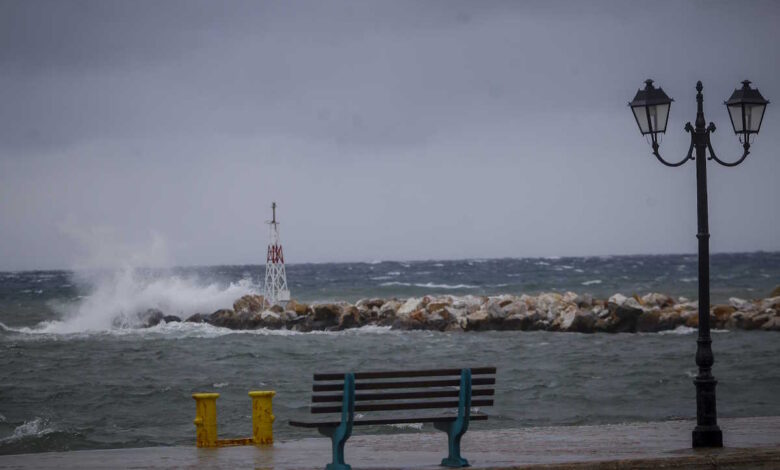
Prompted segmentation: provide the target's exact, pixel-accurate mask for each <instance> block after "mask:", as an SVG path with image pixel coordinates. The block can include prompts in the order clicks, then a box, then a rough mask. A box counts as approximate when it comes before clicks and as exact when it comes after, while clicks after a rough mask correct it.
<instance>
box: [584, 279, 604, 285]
mask: <svg viewBox="0 0 780 470" xmlns="http://www.w3.org/2000/svg"><path fill="white" fill-rule="evenodd" d="M593 284H601V279H593V280H591V281H585V282H583V283H582V285H583V286H590V285H593Z"/></svg>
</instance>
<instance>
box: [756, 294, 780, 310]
mask: <svg viewBox="0 0 780 470" xmlns="http://www.w3.org/2000/svg"><path fill="white" fill-rule="evenodd" d="M760 308H761V310H766V309H770V308H771V309H774V310H780V296H775V297H769V298H767V299H764V300H762V301H761V307H760Z"/></svg>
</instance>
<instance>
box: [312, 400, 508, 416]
mask: <svg viewBox="0 0 780 470" xmlns="http://www.w3.org/2000/svg"><path fill="white" fill-rule="evenodd" d="M458 405H459V402H458V401H457V400H454V401H414V402H401V403H375V404H370V405H357V404H356V405H355V411H395V410H426V409H434V408H456V409H457V408H458ZM471 406H493V400H492V399H481V400H471ZM311 412H312V413H341V405H339V406H334V405H330V406H312V407H311Z"/></svg>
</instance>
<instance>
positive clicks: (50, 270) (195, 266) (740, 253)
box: [0, 250, 780, 274]
mask: <svg viewBox="0 0 780 470" xmlns="http://www.w3.org/2000/svg"><path fill="white" fill-rule="evenodd" d="M761 254H767V255H780V250H769V251H768V250H756V251H720V252H712V253H710V258H711V259H712V258H718V257H723V256H744V255H761ZM676 256H692V257H696V256H697V254H696V253H695V252H691V253H647V254H642V253H634V254H619V255H567V256H503V257H488V258H452V259H447V258H431V259H397V260H395V259H385V260H379V259H377V260H369V261H366V260H357V261H313V262H300V263H296V262H288V263H286V265H287V266H318V265H337V266H338V265H349V264H366V265H377V264H382V263H410V264H421V263H437V262H446V263H452V262H469V261H471V262H475V261H476V262H490V261H505V260H567V259H594V258H595V259H611V258H640V257H645V258H650V257H659V258H662V257H676ZM293 259H294V258H293ZM259 260H260V258H258V261H259ZM258 266H265V263H260V262H257V263H227V264H222V263H217V264H177V265H170V266H132V268H134V269H141V270H150V271H156V270H160V271H165V270H169V269H200V268H222V267H224V268H241V267H258ZM125 268H126V266H122V265H117V266H102V267H95V268H89V269H82V268H77V267H69V268H63V267H59V268H24V269H7V268H1V269H0V274H25V273H53V272H78V271H82V270H92V271H102V270H114V269H125Z"/></svg>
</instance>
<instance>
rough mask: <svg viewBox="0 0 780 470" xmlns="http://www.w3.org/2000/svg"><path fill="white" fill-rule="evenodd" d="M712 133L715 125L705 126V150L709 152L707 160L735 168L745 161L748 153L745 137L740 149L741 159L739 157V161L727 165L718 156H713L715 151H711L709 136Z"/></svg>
mask: <svg viewBox="0 0 780 470" xmlns="http://www.w3.org/2000/svg"><path fill="white" fill-rule="evenodd" d="M713 132H715V124H713V123H710V125H709V126H707V150H709V152H710V158H708V159H707V160H715V161H716V162H718V163H720V164H721V165H723V166H729V167H732V166H737V165H739V164H740V163H742V162H743V161H745V159H746V158H747V156H748V154H749V153H750V142H749V141H748V137H747V135H746V136H745V143H744V144H742V148H743V149H744V152H743V153H742V157H740V159H739V160H737V161H736V162H733V163H729V162H724V161H723V160H721V159H720V158H718V156H717V155H715V151H714V150H712V143H711V142H710V134H711V133H713Z"/></svg>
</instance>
